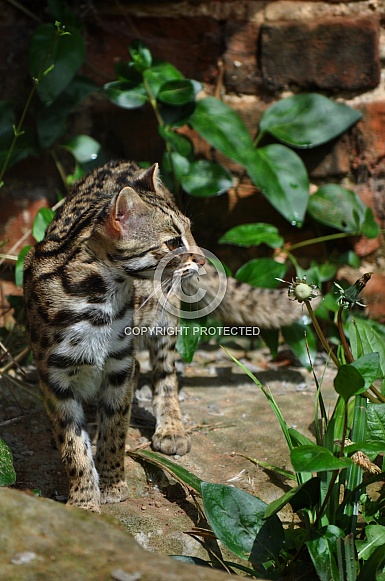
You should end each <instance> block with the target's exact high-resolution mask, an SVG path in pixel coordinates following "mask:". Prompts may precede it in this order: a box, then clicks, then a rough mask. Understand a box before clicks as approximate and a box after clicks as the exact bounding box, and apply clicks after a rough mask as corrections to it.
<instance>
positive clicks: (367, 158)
mask: <svg viewBox="0 0 385 581" xmlns="http://www.w3.org/2000/svg"><path fill="white" fill-rule="evenodd" d="M359 109H360V110H361V111H362V119H361V120H360V122H359V123H358V125H357V127H356V129H355V136H356V144H357V145H356V147H357V153H356V156H355V159H354V161H353V166H354V167H355V168H358V167H360V166H366V167H367V168H368V170H369V173H372V172H373V171H375V170H376V168H377V166H378V165H382V168H383V169H385V164H384V158H385V139H384V135H385V101H375V102H373V103H365V105H361V106H360V107H359Z"/></svg>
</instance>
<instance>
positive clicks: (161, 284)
mask: <svg viewBox="0 0 385 581" xmlns="http://www.w3.org/2000/svg"><path fill="white" fill-rule="evenodd" d="M171 279H172V276H169V277H168V278H166V279H165V280H162V281H161V282H160V283H159V285H158V286H157V287H156V288H154V290H153V291H152V293H150V294H149V295H148V297H147V298H146V300H144V301H143V303H142V304H141V305H140V306H139V307H138V308H137V309H136V310H135V311H134V315H136V314H137V313H138V312H139V311H140V309H142V308H143V307H144V306H145V305H146V304H147V303H148V301H149V300H150V299H152V298H153V297H154V296H156V295H157V293H158V292H159V291H160V290H161V289H162V287H163V286H167V285H168V283H169V282H170V281H171Z"/></svg>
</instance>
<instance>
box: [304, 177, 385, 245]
mask: <svg viewBox="0 0 385 581" xmlns="http://www.w3.org/2000/svg"><path fill="white" fill-rule="evenodd" d="M308 212H309V214H310V215H311V216H312V217H313V218H315V219H316V220H318V221H319V222H321V223H322V224H326V225H327V226H332V228H336V229H337V230H341V231H342V232H357V234H364V235H365V236H367V237H368V238H375V237H376V236H378V234H379V231H380V230H379V226H378V224H377V222H376V221H375V220H374V216H373V212H372V210H371V209H370V208H367V207H366V206H365V205H364V204H363V203H362V202H361V200H360V198H359V197H358V196H357V194H356V193H355V192H351V191H350V190H346V189H344V188H341V186H338V185H336V184H327V185H325V186H322V187H321V188H319V189H318V191H317V192H316V193H315V194H314V195H313V196H311V197H310V200H309V205H308Z"/></svg>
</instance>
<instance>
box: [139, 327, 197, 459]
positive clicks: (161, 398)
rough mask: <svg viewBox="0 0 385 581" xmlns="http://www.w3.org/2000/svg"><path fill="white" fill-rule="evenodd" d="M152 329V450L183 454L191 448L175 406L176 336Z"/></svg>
mask: <svg viewBox="0 0 385 581" xmlns="http://www.w3.org/2000/svg"><path fill="white" fill-rule="evenodd" d="M164 330H165V332H164V334H161V333H156V334H154V335H153V337H151V340H150V342H149V350H150V358H151V363H152V371H153V378H152V407H153V411H154V415H155V420H156V427H155V433H154V435H153V438H152V447H153V449H154V450H157V451H159V452H163V454H178V455H180V456H182V455H183V454H187V452H188V451H189V450H190V448H191V440H190V436H189V435H188V434H187V433H186V431H185V429H184V426H183V423H182V413H181V410H180V406H179V397H178V379H177V375H176V369H175V343H176V336H175V335H172V334H171V333H170V334H169V333H168V328H166V327H165V328H164Z"/></svg>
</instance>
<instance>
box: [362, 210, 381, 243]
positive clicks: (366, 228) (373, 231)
mask: <svg viewBox="0 0 385 581" xmlns="http://www.w3.org/2000/svg"><path fill="white" fill-rule="evenodd" d="M361 231H362V234H363V235H364V236H366V237H367V238H376V237H377V236H378V235H379V233H380V227H379V225H378V224H377V222H376V220H375V218H374V214H373V210H372V208H366V210H365V215H364V219H363V221H362V222H361Z"/></svg>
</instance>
